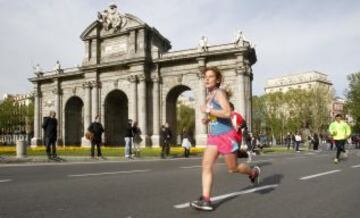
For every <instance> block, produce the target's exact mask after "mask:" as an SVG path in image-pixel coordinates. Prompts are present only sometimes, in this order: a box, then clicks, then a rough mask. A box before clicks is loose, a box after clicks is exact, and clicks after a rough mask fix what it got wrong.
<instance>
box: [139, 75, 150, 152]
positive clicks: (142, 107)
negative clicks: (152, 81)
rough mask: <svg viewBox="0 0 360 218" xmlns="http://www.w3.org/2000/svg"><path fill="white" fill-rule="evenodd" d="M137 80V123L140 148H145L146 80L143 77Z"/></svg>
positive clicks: (146, 141)
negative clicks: (140, 138)
mask: <svg viewBox="0 0 360 218" xmlns="http://www.w3.org/2000/svg"><path fill="white" fill-rule="evenodd" d="M138 79H139V92H138V101H139V107H138V111H139V113H138V118H139V120H138V122H139V127H140V129H141V137H142V139H143V140H142V142H141V144H140V146H141V147H145V146H146V145H147V144H148V142H149V138H148V132H147V110H146V78H145V76H144V75H138Z"/></svg>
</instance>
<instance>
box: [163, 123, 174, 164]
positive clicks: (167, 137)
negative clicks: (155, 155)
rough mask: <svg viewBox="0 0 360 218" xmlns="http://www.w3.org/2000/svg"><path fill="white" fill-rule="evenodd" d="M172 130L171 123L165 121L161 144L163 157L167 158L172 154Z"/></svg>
mask: <svg viewBox="0 0 360 218" xmlns="http://www.w3.org/2000/svg"><path fill="white" fill-rule="evenodd" d="M171 136H172V134H171V130H170V128H169V124H168V123H165V124H164V125H162V126H161V138H162V140H163V143H162V146H161V158H165V157H166V156H168V155H169V154H170V141H171Z"/></svg>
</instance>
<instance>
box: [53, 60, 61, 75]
mask: <svg viewBox="0 0 360 218" xmlns="http://www.w3.org/2000/svg"><path fill="white" fill-rule="evenodd" d="M54 70H56V71H57V72H58V73H62V72H63V70H62V69H61V65H60V61H59V60H57V61H56V64H55V66H54Z"/></svg>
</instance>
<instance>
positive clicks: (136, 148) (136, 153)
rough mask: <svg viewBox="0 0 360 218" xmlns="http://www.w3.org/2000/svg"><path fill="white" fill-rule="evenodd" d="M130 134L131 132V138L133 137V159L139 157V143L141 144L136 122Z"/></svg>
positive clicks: (139, 131)
mask: <svg viewBox="0 0 360 218" xmlns="http://www.w3.org/2000/svg"><path fill="white" fill-rule="evenodd" d="M132 132H133V136H134V140H133V143H134V157H138V158H139V157H140V143H141V142H142V140H143V139H142V138H141V130H140V128H139V127H138V122H137V121H135V122H134V124H133V126H132Z"/></svg>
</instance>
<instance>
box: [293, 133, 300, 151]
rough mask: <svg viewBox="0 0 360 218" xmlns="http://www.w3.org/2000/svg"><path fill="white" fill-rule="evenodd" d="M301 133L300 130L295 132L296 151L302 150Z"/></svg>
mask: <svg viewBox="0 0 360 218" xmlns="http://www.w3.org/2000/svg"><path fill="white" fill-rule="evenodd" d="M301 140H302V139H301V135H300V133H299V132H297V133H296V134H295V151H296V152H300V149H299V148H300V143H301Z"/></svg>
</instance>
